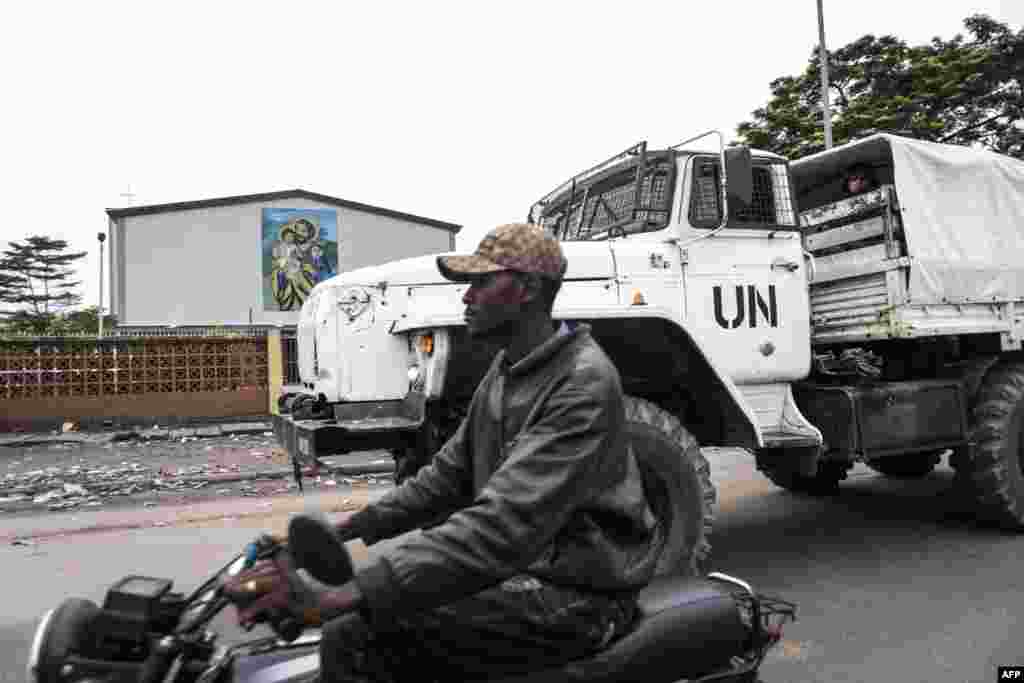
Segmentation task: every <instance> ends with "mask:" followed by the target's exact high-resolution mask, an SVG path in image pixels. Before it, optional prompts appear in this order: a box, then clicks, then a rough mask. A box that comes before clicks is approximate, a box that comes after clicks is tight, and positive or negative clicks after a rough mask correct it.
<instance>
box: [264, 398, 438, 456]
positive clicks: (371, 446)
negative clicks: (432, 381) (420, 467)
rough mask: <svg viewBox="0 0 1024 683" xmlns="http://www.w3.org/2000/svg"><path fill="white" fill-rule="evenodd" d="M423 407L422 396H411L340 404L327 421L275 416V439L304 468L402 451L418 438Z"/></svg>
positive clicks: (421, 423)
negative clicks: (349, 456)
mask: <svg viewBox="0 0 1024 683" xmlns="http://www.w3.org/2000/svg"><path fill="white" fill-rule="evenodd" d="M424 407H425V402H424V401H423V398H422V396H419V395H410V396H409V397H407V398H406V399H403V400H401V401H382V402H374V403H360V404H338V405H336V406H335V407H334V417H333V418H330V419H324V420H301V419H295V418H294V417H293V416H292V415H289V414H285V415H274V418H273V424H274V436H275V437H276V438H277V441H278V443H279V444H281V446H282V447H283V448H284V449H285V450H286V451H287V452H288V455H289V456H291V458H292V460H294V461H296V462H298V463H300V464H302V465H315V464H317V459H318V458H320V457H323V456H328V455H343V454H345V453H353V452H356V451H376V450H395V449H401V448H405V447H406V446H408V445H410V443H411V441H412V440H414V439H415V438H416V436H417V434H418V432H419V430H420V428H421V427H422V425H423V420H424Z"/></svg>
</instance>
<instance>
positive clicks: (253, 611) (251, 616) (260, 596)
mask: <svg viewBox="0 0 1024 683" xmlns="http://www.w3.org/2000/svg"><path fill="white" fill-rule="evenodd" d="M223 590H224V592H225V594H226V595H227V596H228V598H229V599H231V600H233V601H235V602H236V607H237V609H238V622H239V624H241V625H242V626H246V625H249V624H253V623H255V622H256V621H257V620H259V619H260V618H261V617H262V616H264V615H266V614H268V613H270V612H272V611H279V612H284V613H287V614H289V615H291V616H292V617H294V618H296V619H298V620H300V621H302V622H303V623H305V624H306V625H307V626H320V625H321V623H322V619H321V617H320V607H321V604H320V602H321V600H320V598H321V591H320V590H319V589H317V588H315V587H314V586H313V585H311V584H310V583H308V582H306V581H304V580H303V579H302V577H301V576H299V575H298V573H297V571H296V570H295V567H294V565H293V563H292V560H291V557H290V556H289V554H288V553H286V552H280V553H277V554H276V555H275V556H274V557H273V558H272V559H269V560H262V561H260V562H257V563H256V564H255V565H254V566H253V567H252V568H250V569H247V570H245V571H243V572H241V573H239V574H238V575H236V576H234V577H232V578H231V579H229V580H228V581H227V582H225V584H224V586H223Z"/></svg>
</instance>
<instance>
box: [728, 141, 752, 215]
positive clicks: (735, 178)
mask: <svg viewBox="0 0 1024 683" xmlns="http://www.w3.org/2000/svg"><path fill="white" fill-rule="evenodd" d="M722 155H723V156H724V157H725V178H726V193H727V194H728V195H729V199H737V200H739V201H740V202H742V203H743V204H749V203H750V200H751V198H752V197H753V194H754V167H753V161H752V159H751V155H750V148H749V147H747V146H746V145H737V146H735V147H727V148H725V149H724V150H723V151H722Z"/></svg>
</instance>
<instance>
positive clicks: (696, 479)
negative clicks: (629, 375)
mask: <svg viewBox="0 0 1024 683" xmlns="http://www.w3.org/2000/svg"><path fill="white" fill-rule="evenodd" d="M626 434H627V438H628V439H629V444H630V446H631V447H632V450H633V453H634V455H635V456H636V459H637V462H638V464H639V466H640V471H641V473H642V475H643V479H644V492H645V494H646V495H647V499H648V502H649V503H650V505H651V508H652V512H653V513H654V516H655V517H656V518H657V519H658V520H659V522H660V523H661V524H662V525H663V527H664V528H665V529H666V531H667V534H666V541H665V547H664V548H663V549H662V552H661V557H660V558H659V560H658V566H657V568H656V570H655V573H656V574H657V575H659V576H661V575H665V574H681V575H687V576H696V575H699V574H701V573H703V571H704V569H705V567H706V564H707V562H708V559H709V558H710V555H711V544H710V543H709V540H708V538H709V536H710V535H711V526H712V522H713V521H714V513H713V505H714V503H715V487H714V485H713V484H712V483H711V467H710V466H709V465H708V461H707V459H706V458H705V457H704V455H703V453H701V450H700V445H699V444H698V443H697V440H696V439H695V438H694V437H693V435H691V434H690V432H689V431H687V430H686V428H685V427H684V426H683V425H682V423H681V422H679V420H678V419H676V418H675V417H674V416H673V415H670V414H669V413H668V412H666V411H664V410H662V409H661V408H659V407H658V406H656V405H655V404H653V403H651V402H650V401H646V400H644V399H641V398H636V397H634V396H627V397H626Z"/></svg>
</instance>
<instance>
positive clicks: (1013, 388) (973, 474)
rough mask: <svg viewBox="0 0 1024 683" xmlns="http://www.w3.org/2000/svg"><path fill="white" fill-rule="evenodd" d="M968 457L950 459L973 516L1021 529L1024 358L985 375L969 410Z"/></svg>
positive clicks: (1023, 520) (1023, 518)
mask: <svg viewBox="0 0 1024 683" xmlns="http://www.w3.org/2000/svg"><path fill="white" fill-rule="evenodd" d="M971 441H972V442H973V443H974V448H973V449H972V451H971V453H970V455H969V457H962V456H961V457H957V458H954V459H953V463H952V464H953V466H954V467H955V468H957V474H958V476H961V477H962V478H963V479H965V480H966V481H967V482H968V483H969V486H970V489H971V492H972V494H973V496H974V498H975V504H976V506H977V514H978V517H979V518H981V519H984V520H987V521H991V522H995V523H996V524H998V525H1000V526H1002V527H1004V528H1007V529H1010V530H1014V531H1021V530H1024V471H1022V461H1024V457H1022V456H1024V363H1019V362H1017V363H1004V364H1000V365H997V366H995V367H994V368H992V370H990V371H989V373H988V374H987V375H985V379H984V380H983V381H982V384H981V388H980V389H979V391H978V397H977V401H976V402H975V404H974V410H973V412H972V425H971Z"/></svg>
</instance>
